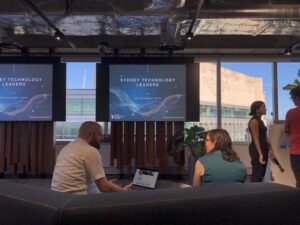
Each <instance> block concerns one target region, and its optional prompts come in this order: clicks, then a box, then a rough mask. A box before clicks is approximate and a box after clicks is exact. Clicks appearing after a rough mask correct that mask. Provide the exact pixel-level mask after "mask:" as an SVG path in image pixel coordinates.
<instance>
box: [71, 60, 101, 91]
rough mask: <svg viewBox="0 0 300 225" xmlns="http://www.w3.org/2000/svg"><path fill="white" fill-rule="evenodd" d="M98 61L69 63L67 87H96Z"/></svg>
mask: <svg viewBox="0 0 300 225" xmlns="http://www.w3.org/2000/svg"><path fill="white" fill-rule="evenodd" d="M95 77H96V63H78V62H76V63H67V89H95V87H96V85H95Z"/></svg>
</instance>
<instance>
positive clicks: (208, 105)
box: [185, 62, 217, 130]
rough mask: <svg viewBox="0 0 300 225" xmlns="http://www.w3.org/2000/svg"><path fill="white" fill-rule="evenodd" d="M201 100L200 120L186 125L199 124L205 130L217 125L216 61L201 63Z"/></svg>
mask: <svg viewBox="0 0 300 225" xmlns="http://www.w3.org/2000/svg"><path fill="white" fill-rule="evenodd" d="M199 71H200V72H199V88H200V90H199V93H200V96H199V100H200V106H199V107H200V122H188V123H185V127H191V126H193V125H198V126H201V127H203V128H204V129H205V130H211V129H214V128H216V127H217V106H216V99H217V80H216V77H217V76H216V73H217V72H216V71H217V66H216V63H209V62H201V63H199Z"/></svg>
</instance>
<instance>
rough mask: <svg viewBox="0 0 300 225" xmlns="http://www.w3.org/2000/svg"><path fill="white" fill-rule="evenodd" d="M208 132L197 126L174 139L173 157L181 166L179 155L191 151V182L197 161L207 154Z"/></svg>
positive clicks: (175, 136) (189, 162)
mask: <svg viewBox="0 0 300 225" xmlns="http://www.w3.org/2000/svg"><path fill="white" fill-rule="evenodd" d="M205 137H206V132H205V130H204V128H203V127H199V126H197V125H195V126H192V127H191V128H185V129H184V130H183V131H181V132H179V133H177V134H175V135H174V136H173V137H172V155H173V156H174V159H175V161H176V162H177V163H178V164H179V163H180V161H179V160H178V153H179V152H182V151H189V157H188V175H189V181H190V182H191V181H192V178H193V175H194V166H195V162H196V160H197V159H198V158H199V157H201V156H203V155H204V154H205V143H204V140H205Z"/></svg>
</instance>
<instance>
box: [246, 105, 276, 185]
mask: <svg viewBox="0 0 300 225" xmlns="http://www.w3.org/2000/svg"><path fill="white" fill-rule="evenodd" d="M266 111H267V109H266V105H265V103H264V102H262V101H255V102H253V103H252V104H251V107H250V113H249V115H251V116H252V117H251V119H250V121H249V124H248V126H249V131H250V134H251V139H252V141H251V143H250V145H249V154H250V157H251V165H252V175H251V182H262V179H263V177H264V176H265V172H266V168H267V162H268V157H269V156H270V158H271V159H272V160H273V159H275V156H274V153H273V150H272V147H271V145H270V140H269V138H268V135H267V128H266V126H265V124H264V122H263V121H262V120H261V116H262V115H266Z"/></svg>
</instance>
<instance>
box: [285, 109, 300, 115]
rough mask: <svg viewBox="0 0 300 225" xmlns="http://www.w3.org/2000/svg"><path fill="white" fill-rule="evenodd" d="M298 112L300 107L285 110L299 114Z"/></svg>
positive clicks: (288, 112)
mask: <svg viewBox="0 0 300 225" xmlns="http://www.w3.org/2000/svg"><path fill="white" fill-rule="evenodd" d="M299 113H300V107H295V108H292V109H289V110H288V111H287V114H299Z"/></svg>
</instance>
